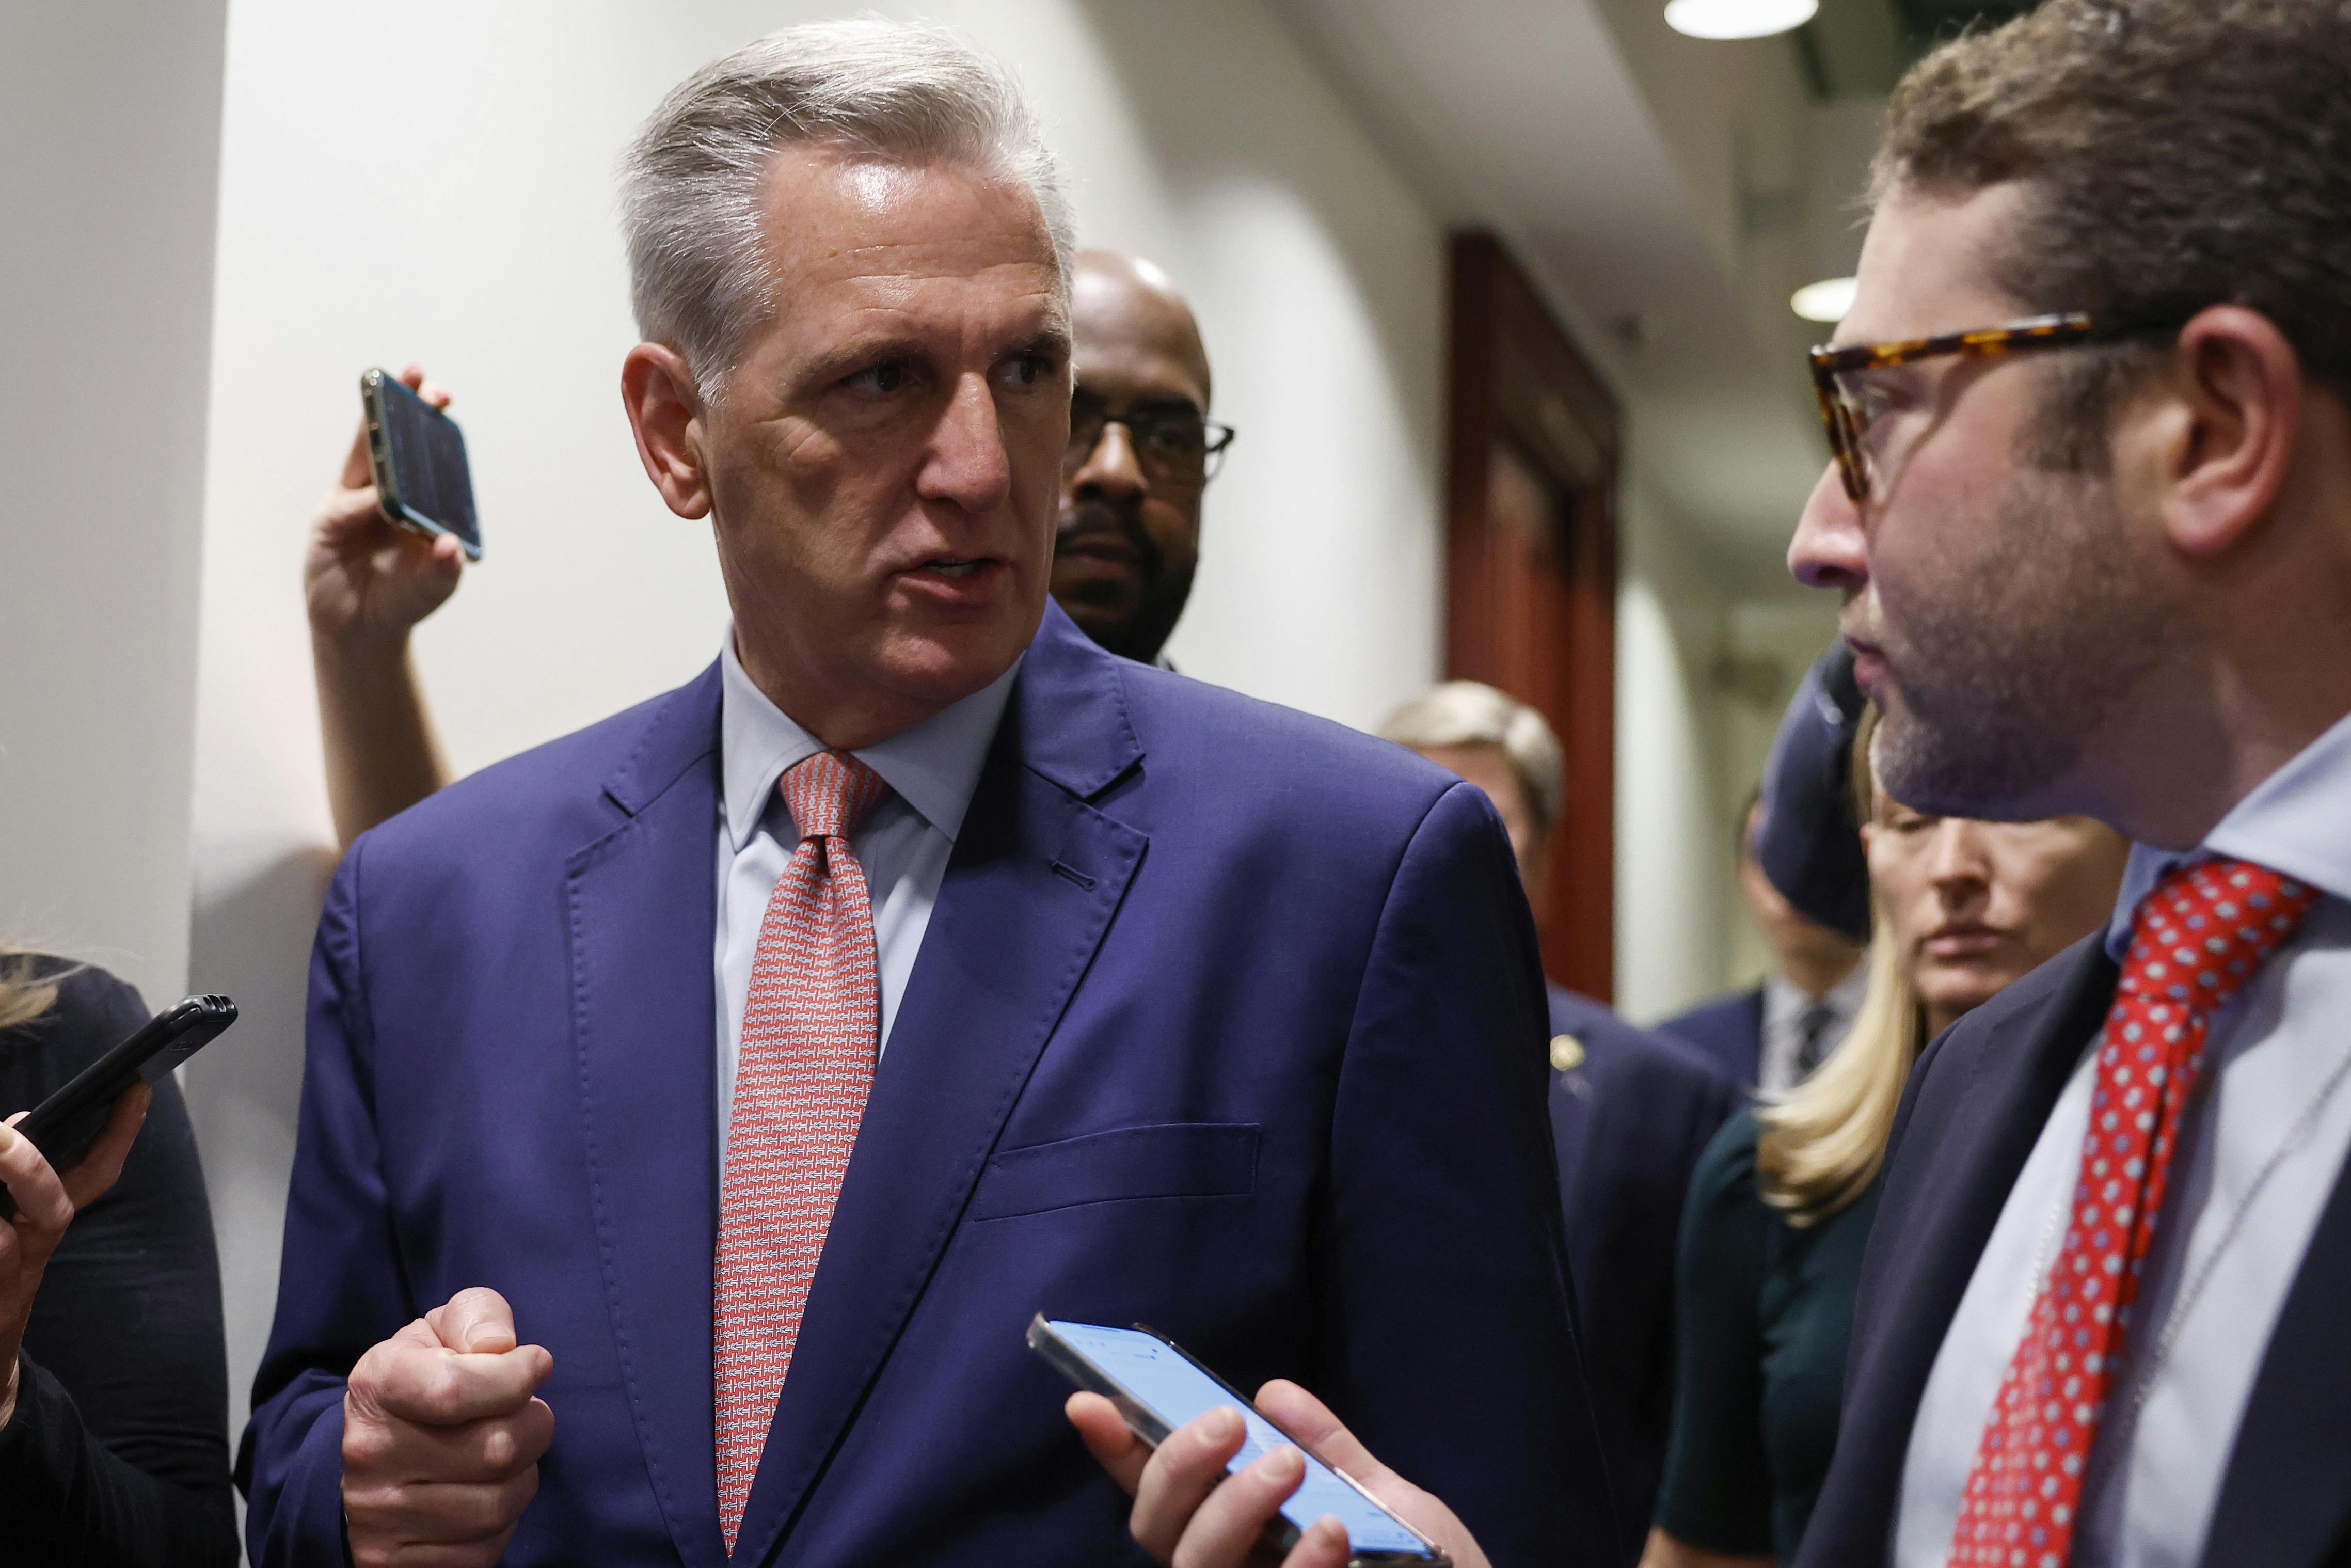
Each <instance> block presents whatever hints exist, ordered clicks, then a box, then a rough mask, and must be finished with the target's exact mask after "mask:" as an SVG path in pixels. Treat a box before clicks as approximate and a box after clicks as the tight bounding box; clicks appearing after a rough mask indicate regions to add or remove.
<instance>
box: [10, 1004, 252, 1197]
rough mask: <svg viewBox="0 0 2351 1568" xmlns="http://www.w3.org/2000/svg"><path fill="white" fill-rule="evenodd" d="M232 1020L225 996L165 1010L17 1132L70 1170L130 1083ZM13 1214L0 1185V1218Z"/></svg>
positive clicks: (168, 1066) (169, 1064) (232, 1007)
mask: <svg viewBox="0 0 2351 1568" xmlns="http://www.w3.org/2000/svg"><path fill="white" fill-rule="evenodd" d="M235 1021H236V1004H235V1002H233V1001H231V1000H229V999H228V998H226V997H190V998H188V999H187V1000H185V1001H183V1002H180V1003H177V1004H175V1005H174V1006H172V1007H170V1008H167V1009H164V1010H163V1011H162V1012H161V1013H158V1014H156V1015H155V1017H153V1018H152V1019H148V1020H147V1022H146V1023H145V1024H144V1025H143V1026H141V1029H140V1030H139V1031H138V1032H137V1033H136V1034H133V1035H132V1036H131V1038H130V1039H129V1040H124V1041H123V1042H122V1043H121V1044H120V1045H118V1046H116V1047H115V1048H114V1049H113V1050H111V1051H108V1052H107V1053H106V1054H105V1055H104V1056H101V1057H99V1059H98V1060H97V1061H93V1062H91V1063H90V1064H89V1066H88V1067H85V1068H83V1069H82V1070H81V1071H79V1072H78V1073H76V1074H75V1075H74V1077H73V1078H72V1080H71V1081H70V1082H68V1083H67V1084H66V1085H65V1086H64V1087H63V1088H61V1089H59V1090H58V1091H57V1092H56V1093H54V1094H52V1095H50V1096H49V1097H48V1098H47V1099H46V1100H44V1101H42V1102H41V1103H39V1104H38V1105H36V1106H35V1107H33V1112H32V1114H30V1115H28V1116H26V1118H25V1119H24V1120H23V1121H21V1122H19V1123H17V1124H16V1131H17V1132H18V1133H19V1134H23V1136H24V1137H26V1139H28V1140H29V1141H30V1142H31V1144H32V1145H33V1146H34V1147H35V1148H37V1149H38V1150H40V1151H41V1155H42V1156H43V1157H44V1158H45V1159H47V1161H48V1162H49V1166H50V1168H51V1169H53V1170H56V1171H58V1172H60V1173H63V1172H66V1171H69V1170H71V1169H73V1168H74V1166H78V1165H79V1164H81V1162H82V1161H83V1160H84V1159H85V1158H87V1157H88V1156H89V1146H90V1145H92V1144H94V1143H96V1142H97V1141H98V1135H99V1134H100V1133H102V1132H104V1131H106V1122H107V1118H108V1117H110V1116H111V1115H112V1114H113V1113H114V1103H115V1102H116V1101H117V1100H120V1099H121V1098H122V1096H123V1095H124V1094H125V1093H127V1092H130V1089H131V1085H132V1084H133V1083H136V1082H139V1081H140V1080H141V1079H142V1078H143V1079H145V1080H146V1081H147V1082H150V1083H152V1082H155V1081H156V1080H157V1079H159V1078H161V1077H162V1076H163V1074H165V1073H166V1072H169V1071H172V1069H173V1068H174V1067H177V1066H179V1065H180V1063H182V1062H183V1061H187V1060H188V1058H190V1057H192V1056H193V1055H194V1054H195V1053H196V1052H197V1051H202V1050H203V1049H204V1047H205V1046H207V1045H210V1044H211V1043H212V1042H213V1041H214V1040H215V1039H217V1038H218V1037H219V1035H220V1033H221V1031H222V1030H225V1029H226V1028H228V1026H229V1025H231V1024H233V1023H235ZM15 1213H16V1200H15V1199H13V1198H12V1197H9V1196H8V1189H7V1188H6V1187H5V1186H0V1219H5V1218H8V1217H10V1216H12V1215H14V1214H15Z"/></svg>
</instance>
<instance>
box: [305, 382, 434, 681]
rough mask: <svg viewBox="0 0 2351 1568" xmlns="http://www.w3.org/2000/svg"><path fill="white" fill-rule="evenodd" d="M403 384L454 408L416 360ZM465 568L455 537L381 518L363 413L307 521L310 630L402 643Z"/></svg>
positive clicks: (362, 642)
mask: <svg viewBox="0 0 2351 1568" xmlns="http://www.w3.org/2000/svg"><path fill="white" fill-rule="evenodd" d="M400 381H401V384H402V385H403V386H405V387H407V388H408V389H409V390H411V391H412V392H415V393H416V394H417V395H418V396H420V397H422V398H423V400H424V401H425V402H429V403H431V404H432V405H433V406H434V407H435V408H446V407H448V406H449V394H448V393H447V392H444V391H443V390H442V389H441V388H439V387H437V386H434V385H432V384H431V383H429V382H426V381H425V379H424V371H423V369H422V368H421V367H419V366H416V365H411V366H409V367H408V368H407V369H406V370H404V371H401V372H400ZM464 572H465V553H464V551H462V550H461V549H459V548H458V546H457V541H456V540H455V539H454V538H449V537H448V536H447V535H445V534H444V535H442V536H440V537H438V538H429V539H428V538H423V536H422V535H419V534H413V533H411V532H410V531H409V530H408V529H406V528H402V527H400V526H399V525H398V524H396V523H394V522H393V521H392V519H391V518H389V517H385V516H384V513H383V507H382V506H381V497H378V496H377V495H376V489H375V474H374V471H373V469H372V468H371V467H370V465H369V463H368V437H367V421H366V420H365V419H361V420H360V427H359V431H358V434H355V435H354V436H353V437H352V438H351V449H350V452H349V453H348V454H346V455H345V456H344V458H343V472H342V476H341V477H340V478H339V479H338V480H337V481H336V483H335V487H334V488H333V489H331V490H329V491H328V492H327V498H326V499H325V500H323V501H321V502H319V515H318V517H317V518H316V519H315V520H314V521H313V522H312V523H311V525H310V549H309V553H308V555H307V556H306V557H305V558H304V559H303V562H302V597H303V599H304V601H306V602H307V603H308V606H309V611H310V634H311V636H312V637H313V638H314V639H316V640H317V641H318V642H319V643H325V644H328V645H329V646H333V647H374V648H378V649H390V650H392V651H394V652H397V651H399V650H400V649H402V648H403V647H405V645H406V643H407V641H408V633H409V632H410V630H411V629H412V628H413V627H414V626H415V624H416V623H417V622H419V621H422V620H423V619H424V618H425V617H426V616H427V615H430V614H432V613H433V612H434V611H435V610H438V609H440V608H441V606H442V604H443V603H444V601H447V599H448V597H449V595H451V594H452V593H454V592H455V591H456V590H457V579H458V578H459V577H460V576H461V575H463V573H464Z"/></svg>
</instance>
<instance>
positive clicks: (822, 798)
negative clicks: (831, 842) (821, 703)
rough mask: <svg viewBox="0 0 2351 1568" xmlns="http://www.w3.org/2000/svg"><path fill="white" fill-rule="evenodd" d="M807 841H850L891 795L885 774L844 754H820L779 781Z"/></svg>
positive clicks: (794, 766) (798, 764)
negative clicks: (884, 779)
mask: <svg viewBox="0 0 2351 1568" xmlns="http://www.w3.org/2000/svg"><path fill="white" fill-rule="evenodd" d="M776 788H777V789H780V790H782V791H783V796H784V804H785V805H786V806H788V807H789V808H790V809H791V813H792V826H793V827H795V828H798V829H799V834H800V837H802V838H804V839H847V838H849V837H851V836H852V834H854V833H855V832H856V831H857V830H858V828H859V827H860V826H861V825H862V824H863V822H864V821H865V819H866V818H867V817H868V816H869V815H871V814H872V810H873V808H874V807H876V806H878V805H880V804H881V803H882V797H883V796H884V795H886V794H888V793H889V792H890V786H888V785H887V784H884V783H883V782H882V775H880V774H879V773H876V772H874V771H873V769H872V768H868V767H866V766H865V764H863V763H862V762H860V761H858V760H857V758H854V757H852V756H851V755H849V753H847V752H846V751H820V752H818V753H817V754H816V755H815V756H813V757H807V758H801V759H800V760H799V761H798V762H795V763H793V764H792V765H791V766H790V767H789V768H785V769H784V776H783V777H782V778H781V779H778V780H777V781H776Z"/></svg>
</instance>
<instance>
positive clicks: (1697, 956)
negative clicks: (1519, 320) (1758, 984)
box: [1616, 480, 1731, 1024]
mask: <svg viewBox="0 0 2351 1568" xmlns="http://www.w3.org/2000/svg"><path fill="white" fill-rule="evenodd" d="M1619 516H1620V517H1621V518H1622V524H1621V527H1622V528H1623V533H1624V538H1623V551H1622V559H1623V581H1622V583H1621V585H1620V587H1619V590H1618V593H1617V600H1616V1007H1617V1010H1618V1011H1620V1012H1622V1013H1624V1014H1625V1017H1627V1018H1629V1019H1633V1020H1634V1021H1635V1022H1637V1023H1645V1024H1646V1023H1655V1022H1656V1021H1657V1020H1658V1019H1662V1018H1665V1017H1667V1016H1669V1015H1671V1014H1673V1013H1676V1012H1678V1011H1680V1010H1681V1009H1684V1008H1686V1007H1687V1006H1689V1005H1690V1004H1691V1003H1693V1002H1696V1001H1698V1000H1699V999H1701V998H1705V997H1707V996H1709V995H1711V994H1712V993H1714V992H1715V991H1718V990H1719V989H1721V988H1722V984H1723V978H1724V973H1725V956H1726V952H1727V944H1728V941H1729V924H1728V923H1729V915H1730V904H1729V895H1728V889H1729V884H1730V868H1731V861H1730V852H1729V837H1728V835H1727V833H1726V832H1725V831H1723V830H1722V827H1721V824H1722V822H1723V821H1725V809H1724V805H1723V801H1722V799H1721V794H1720V790H1719V788H1718V779H1719V776H1720V761H1719V758H1720V753H1721V737H1722V729H1723V723H1722V718H1723V716H1722V707H1723V704H1722V699H1721V697H1720V695H1719V693H1718V692H1717V691H1716V689H1715V685H1714V682H1713V679H1712V671H1713V666H1714V664H1715V662H1716V660H1717V659H1718V658H1719V655H1720V650H1721V647H1722V638H1723V622H1724V614H1725V610H1726V605H1725V601H1724V598H1723V592H1722V589H1721V587H1720V585H1719V582H1718V581H1717V580H1715V577H1714V575H1713V573H1712V571H1711V570H1710V569H1709V565H1708V560H1707V559H1706V556H1705V553H1704V551H1703V550H1702V549H1699V548H1698V547H1697V546H1696V545H1695V544H1693V543H1692V541H1691V538H1690V536H1689V531H1688V529H1687V526H1686V525H1684V524H1681V523H1680V522H1678V521H1677V519H1675V518H1674V517H1671V516H1669V515H1668V514H1667V512H1666V511H1665V510H1664V508H1663V507H1661V506H1660V505H1659V504H1658V502H1657V501H1656V497H1653V496H1652V495H1650V494H1649V493H1648V491H1647V489H1646V487H1645V486H1642V485H1641V484H1640V483H1639V482H1638V481H1637V480H1635V481H1631V482H1628V483H1627V484H1626V486H1625V494H1624V497H1623V498H1622V502H1621V505H1620V508H1619Z"/></svg>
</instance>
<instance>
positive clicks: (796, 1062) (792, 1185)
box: [714, 751, 889, 1552]
mask: <svg viewBox="0 0 2351 1568" xmlns="http://www.w3.org/2000/svg"><path fill="white" fill-rule="evenodd" d="M778 789H781V790H782V791H783V796H784V802H785V804H786V805H788V806H789V807H790V809H791V813H792V822H793V824H794V826H796V827H798V828H799V832H800V841H799V848H798V849H796V850H794V851H793V852H792V858H791V862H790V863H789V865H787V866H786V867H785V868H784V874H783V875H782V876H781V877H779V878H778V879H777V882H776V891H775V892H774V894H771V895H770V896H769V897H768V913H767V915H766V917H765V918H764V919H762V920H761V921H760V923H759V946H758V952H757V954H756V955H755V956H754V957H753V958H752V961H751V988H750V991H749V994H748V996H747V998H746V999H745V1002H744V1006H743V1030H742V1046H741V1049H740V1051H738V1053H737V1061H736V1068H735V1103H734V1109H733V1110H732V1112H731V1113H729V1115H728V1118H727V1124H726V1170H725V1171H724V1173H723V1174H722V1176H721V1180H720V1184H719V1196H718V1259H717V1266H716V1289H715V1291H714V1295H715V1298H716V1299H715V1302H714V1305H715V1309H716V1322H715V1325H714V1326H715V1330H716V1333H715V1339H716V1343H715V1346H714V1349H715V1353H716V1365H715V1372H716V1385H717V1387H716V1412H715V1413H716V1426H717V1441H718V1451H717V1460H718V1522H719V1528H720V1529H721V1530H722V1531H724V1532H725V1534H726V1550H727V1551H728V1552H733V1551H734V1550H735V1535H736V1532H737V1531H738V1530H739V1529H740V1528H741V1527H742V1523H743V1505H744V1503H745V1501H746V1500H748V1498H749V1497H750V1495H751V1478H752V1476H753V1475H754V1474H756V1473H757V1472H758V1468H759V1450H760V1448H761V1447H762V1446H763V1445H765V1444H766V1442H767V1440H768V1424H769V1423H770V1422H771V1421H772V1420H773V1419H774V1418H775V1413H776V1397H777V1396H778V1394H780V1393H781V1392H782V1391H783V1386H784V1374H785V1372H786V1371H787V1370H788V1369H789V1367H790V1365H791V1361H792V1345H793V1343H794V1342H795V1341H796V1340H798V1338H799V1331H800V1314H801V1312H803V1311H804V1310H805V1309H806V1308H807V1306H808V1295H809V1285H810V1282H811V1281H813V1280H814V1279H815V1278H816V1265H817V1258H818V1256H819V1255H820V1253H822V1252H823V1250H824V1238H825V1232H826V1231H827V1230H828V1229H829V1228H831V1224H832V1207H833V1203H834V1201H835V1200H836V1199H838V1198H839V1197H840V1196H841V1176H842V1174H843V1173H844V1172H845V1171H846V1170H847V1169H848V1167H849V1153H850V1150H851V1148H852V1146H853V1145H855V1144H856V1142H857V1126H858V1123H859V1122H860V1121H861V1120H862V1119H863V1117H864V1114H865V1100H866V1096H867V1095H868V1094H869V1093H870V1092H872V1088H873V1061H874V1056H875V1053H876V1051H877V1049H878V1047H879V1044H880V1040H881V1029H882V990H881V968H880V965H879V963H878V961H877V958H876V955H875V952H874V946H873V903H872V894H871V893H870V892H869V891H868V890H867V888H866V884H865V871H864V868H863V867H862V866H860V865H859V864H858V863H857V857H856V855H854V854H853V853H852V852H851V851H850V847H849V840H850V835H852V833H854V832H856V831H857V828H858V825H859V824H860V823H861V822H862V821H864V820H865V818H866V816H867V814H868V813H870V812H871V811H872V810H873V808H874V807H875V806H876V805H878V804H879V803H880V802H881V800H882V798H883V795H885V794H887V793H888V792H889V786H888V785H886V784H884V783H883V782H882V779H881V777H880V775H878V774H876V773H875V772H874V771H873V770H872V768H868V767H866V766H865V764H863V763H862V762H860V761H858V760H857V759H856V758H853V757H851V756H850V755H848V754H847V753H846V752H839V751H821V752H819V753H818V754H817V755H815V756H814V757H810V758H807V759H806V760H804V761H802V762H799V763H798V764H796V765H794V766H793V767H792V768H789V769H788V770H787V771H786V772H785V774H784V776H783V779H781V780H780V782H779V783H778Z"/></svg>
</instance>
